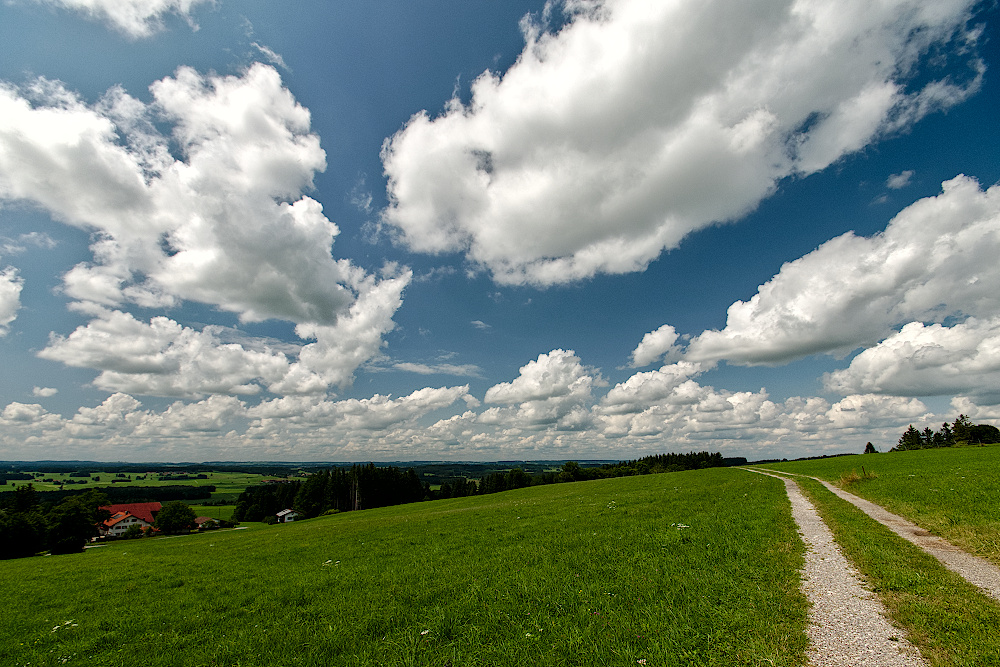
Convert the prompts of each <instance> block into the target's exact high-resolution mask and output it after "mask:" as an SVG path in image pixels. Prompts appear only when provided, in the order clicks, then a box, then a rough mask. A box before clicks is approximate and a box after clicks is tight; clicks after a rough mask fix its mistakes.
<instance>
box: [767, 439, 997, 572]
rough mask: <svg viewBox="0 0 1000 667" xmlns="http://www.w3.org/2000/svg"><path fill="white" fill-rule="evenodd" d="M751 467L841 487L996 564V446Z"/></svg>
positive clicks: (951, 448)
mask: <svg viewBox="0 0 1000 667" xmlns="http://www.w3.org/2000/svg"><path fill="white" fill-rule="evenodd" d="M755 467H760V468H771V469H773V470H782V471H786V472H791V473H797V474H801V475H809V476H813V477H818V478H820V479H823V480H826V481H828V482H833V483H835V484H842V486H843V487H844V488H845V489H846V490H848V491H850V492H851V493H853V494H855V495H858V496H861V497H862V498H866V499H867V500H870V501H872V502H874V503H877V504H879V505H881V506H883V507H885V508H886V509H888V510H889V511H890V512H893V513H895V514H899V515H900V516H904V517H906V518H908V519H910V520H911V521H913V522H914V523H916V524H917V525H919V526H921V527H922V528H924V529H926V530H928V531H930V532H931V533H934V534H935V535H940V536H941V537H943V538H945V539H946V540H948V541H950V542H952V543H953V544H956V545H958V546H959V547H961V548H963V549H965V550H966V551H968V552H970V553H973V554H976V555H978V556H981V557H983V558H986V559H988V560H990V561H992V562H993V563H995V564H997V565H1000V474H997V471H998V468H1000V446H985V447H949V448H941V449H921V450H915V451H907V452H891V453H886V454H859V455H856V456H841V457H836V458H827V459H817V460H813V461H790V462H784V463H770V464H767V465H763V466H755ZM863 472H864V473H868V475H863V474H862V473H863Z"/></svg>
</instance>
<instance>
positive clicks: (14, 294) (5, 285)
mask: <svg viewBox="0 0 1000 667" xmlns="http://www.w3.org/2000/svg"><path fill="white" fill-rule="evenodd" d="M23 288H24V280H22V279H21V277H20V276H19V275H18V272H17V269H15V268H13V267H10V266H8V267H7V268H6V269H4V270H3V271H0V336H5V335H7V333H9V332H10V324H11V322H13V321H14V320H15V319H17V311H19V310H20V309H21V290H22V289H23Z"/></svg>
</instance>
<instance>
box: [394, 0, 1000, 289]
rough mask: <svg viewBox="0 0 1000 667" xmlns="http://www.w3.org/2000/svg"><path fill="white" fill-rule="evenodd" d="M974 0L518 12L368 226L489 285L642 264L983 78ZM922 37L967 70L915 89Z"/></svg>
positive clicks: (607, 6) (592, 3) (403, 139)
mask: <svg viewBox="0 0 1000 667" xmlns="http://www.w3.org/2000/svg"><path fill="white" fill-rule="evenodd" d="M974 4H975V3H974V2H972V1H971V0H951V1H948V2H938V1H930V0H909V1H906V2H902V3H868V2H849V3H846V4H845V3H839V4H838V5H837V6H836V7H833V6H830V5H826V4H823V3H819V2H814V3H804V2H800V3H790V2H786V1H779V0H755V1H752V2H741V3H732V2H703V1H698V0H688V1H683V2H670V3H658V4H656V5H655V6H651V5H650V4H649V3H648V2H642V1H641V0H604V1H601V0H574V1H573V2H566V3H562V4H561V5H556V4H553V3H550V5H547V8H548V9H551V8H552V7H557V6H562V7H563V8H564V9H565V10H566V13H567V16H566V21H565V24H564V25H563V27H562V28H561V29H560V30H559V31H558V32H549V31H546V29H545V27H544V26H542V25H539V24H538V23H537V22H536V21H534V20H532V19H530V18H526V19H525V20H524V21H523V24H522V27H523V31H524V35H525V41H526V45H525V48H524V50H523V52H522V53H521V55H520V57H519V58H518V61H517V63H516V64H515V65H513V66H512V67H511V68H510V69H508V70H507V71H506V72H505V73H504V74H502V75H500V74H494V73H491V72H485V73H483V74H482V75H481V76H480V77H479V78H477V79H476V80H475V81H474V82H473V84H472V90H471V100H470V102H469V103H468V104H463V103H462V102H461V101H460V100H459V99H458V97H457V96H456V97H454V98H453V99H451V100H450V101H449V102H448V103H447V105H446V109H445V111H444V112H443V113H441V114H440V115H438V116H435V117H432V116H431V115H430V114H428V113H427V112H421V113H418V114H416V115H414V116H413V117H412V118H411V119H410V120H409V122H408V123H407V124H406V126H405V127H404V128H403V129H401V130H400V131H399V132H397V133H396V134H395V135H394V136H393V137H391V138H390V139H388V140H387V141H386V142H385V144H384V145H383V149H382V161H383V167H384V171H385V175H386V176H387V178H388V189H387V195H388V198H389V206H388V207H387V208H386V209H385V210H384V211H383V214H382V221H383V223H385V224H388V225H392V226H395V227H396V228H397V229H398V230H399V239H400V241H401V242H402V243H404V244H405V245H406V246H408V247H409V248H410V249H411V250H413V251H416V252H425V253H443V252H464V253H465V254H466V257H467V259H468V260H469V261H470V263H471V264H472V265H473V266H478V267H482V268H485V269H487V270H488V271H490V272H491V273H492V275H493V277H494V279H495V280H496V281H498V282H501V283H507V284H526V283H527V284H535V285H551V284H556V283H565V282H569V281H574V280H579V279H582V278H586V277H589V276H593V275H595V274H598V273H625V272H631V271H640V270H643V269H644V268H645V267H646V266H647V265H648V264H649V262H650V261H652V260H653V259H655V258H656V257H658V256H659V255H660V253H661V252H662V251H663V250H664V249H666V248H673V247H676V246H677V245H678V244H679V243H680V241H681V240H682V239H683V238H684V237H685V236H687V235H688V234H690V233H691V232H693V231H695V230H698V229H701V228H704V227H706V226H708V225H711V224H713V223H716V222H723V221H732V220H737V219H739V218H740V217H742V216H744V215H746V214H747V213H748V212H749V211H751V210H753V209H754V208H755V207H756V206H757V205H758V203H759V202H760V201H761V200H762V199H763V198H765V197H767V196H769V195H770V194H771V193H772V192H773V191H774V190H775V188H776V187H777V184H778V182H779V181H780V180H782V179H784V178H787V177H789V176H801V175H807V174H810V173H813V172H816V171H820V170H822V169H824V168H826V167H827V166H829V165H830V164H832V163H833V162H836V161H837V160H838V159H840V158H842V157H844V156H845V155H849V154H851V153H855V152H857V151H859V150H861V149H863V148H864V147H865V146H867V145H869V144H870V143H872V142H874V141H877V140H879V139H880V138H881V137H883V136H884V135H886V134H891V133H894V132H899V131H903V130H905V129H906V128H907V127H909V126H911V125H912V124H913V123H914V122H916V121H917V120H918V119H919V118H921V117H922V116H924V115H926V114H927V113H931V112H933V111H936V110H940V109H947V108H948V107H950V106H953V105H955V104H958V103H959V102H961V101H962V100H964V99H966V98H967V97H968V96H969V95H971V94H973V93H974V92H975V91H976V90H978V88H979V85H980V81H981V79H982V73H983V70H984V66H983V65H982V63H981V61H979V60H978V59H977V58H976V57H975V56H973V55H969V51H970V48H969V47H970V46H974V45H975V44H974V43H975V40H976V38H977V37H978V34H979V33H977V32H976V31H974V30H970V31H964V25H965V23H966V21H967V20H968V19H969V18H970V11H971V8H972V6H973V5H974ZM931 50H935V51H936V52H938V53H940V54H942V55H944V56H945V57H948V56H955V57H959V58H966V59H968V62H969V69H968V76H967V77H966V79H965V81H964V82H962V83H954V82H953V81H952V80H950V79H946V80H940V81H936V80H931V81H930V82H928V83H926V84H925V85H923V86H922V87H920V86H919V85H917V84H916V83H915V81H917V80H918V78H919V77H920V76H921V75H923V72H922V69H921V63H922V58H923V56H924V55H925V54H926V53H927V52H929V51H931Z"/></svg>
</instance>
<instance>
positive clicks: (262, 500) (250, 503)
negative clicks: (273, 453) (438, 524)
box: [233, 452, 747, 521]
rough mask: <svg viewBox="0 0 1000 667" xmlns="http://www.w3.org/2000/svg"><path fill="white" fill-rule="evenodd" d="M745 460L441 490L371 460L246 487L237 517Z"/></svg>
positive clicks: (689, 461) (673, 459) (654, 462)
mask: <svg viewBox="0 0 1000 667" xmlns="http://www.w3.org/2000/svg"><path fill="white" fill-rule="evenodd" d="M746 462H747V461H746V459H744V458H728V459H727V458H724V457H723V456H722V454H720V453H718V452H716V453H714V454H713V453H709V452H691V453H689V454H658V455H655V456H647V457H643V458H641V459H637V460H635V461H621V462H618V463H612V464H605V465H601V466H594V467H584V466H581V465H580V464H579V463H578V462H576V461H567V462H566V463H564V464H563V466H562V468H561V469H560V470H558V471H550V472H544V473H538V474H534V475H532V474H529V473H527V472H525V471H524V470H522V469H521V468H512V469H510V470H506V471H497V472H494V473H491V474H489V475H485V476H484V477H482V478H481V479H479V480H475V479H469V478H467V477H455V478H452V479H449V480H445V481H444V482H443V483H442V484H441V486H440V488H438V489H432V488H431V486H430V484H429V483H427V482H424V481H421V480H420V478H419V477H418V476H417V474H416V472H415V471H414V470H413V469H412V468H407V469H405V470H404V469H402V468H399V467H396V466H381V467H376V466H375V464H374V463H368V464H367V465H354V466H352V467H351V468H332V469H329V470H322V471H318V472H316V473H313V474H311V475H310V476H309V477H307V478H305V479H304V480H299V479H296V480H290V481H283V482H277V483H269V484H263V485H258V486H251V487H248V488H247V489H246V490H244V491H243V493H241V494H240V497H239V498H238V499H237V501H236V508H235V510H234V512H233V520H234V521H271V520H273V517H274V516H275V515H276V514H277V513H278V512H280V511H281V510H284V509H294V510H295V511H296V512H298V513H299V515H300V516H301V517H302V518H304V519H309V518H312V517H316V516H319V515H321V514H324V513H328V512H349V511H352V510H359V509H370V508H374V507H388V506H390V505H402V504H405V503H413V502H419V501H423V500H437V499H440V498H461V497H465V496H472V495H485V494H489V493H498V492H501V491H510V490H513V489H520V488H524V487H528V486H538V485H541V484H557V483H562V482H577V481H583V480H592V479H606V478H610V477H627V476H632V475H648V474H654V473H662V472H676V471H681V470H694V469H699V468H716V467H722V466H733V465H744V464H746Z"/></svg>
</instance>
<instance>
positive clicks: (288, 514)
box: [275, 510, 299, 523]
mask: <svg viewBox="0 0 1000 667" xmlns="http://www.w3.org/2000/svg"><path fill="white" fill-rule="evenodd" d="M275 516H277V517H278V523H291V522H292V521H295V520H296V519H297V518H299V513H298V512H296V511H295V510H281V511H280V512H278V513H277V514H276V515H275Z"/></svg>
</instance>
